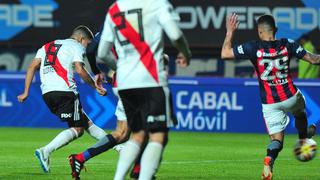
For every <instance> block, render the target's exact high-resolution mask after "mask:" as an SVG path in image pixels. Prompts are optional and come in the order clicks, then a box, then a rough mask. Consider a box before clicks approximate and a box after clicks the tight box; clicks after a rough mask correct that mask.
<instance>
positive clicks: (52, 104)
mask: <svg viewBox="0 0 320 180" xmlns="http://www.w3.org/2000/svg"><path fill="white" fill-rule="evenodd" d="M42 97H43V99H44V102H45V103H46V104H47V106H48V108H49V109H50V111H51V112H52V113H53V114H55V115H56V116H58V117H59V118H60V119H61V121H67V122H68V126H69V127H83V128H85V129H87V128H88V121H89V118H88V116H87V115H86V114H85V113H84V112H83V110H82V106H81V103H80V98H79V95H76V94H75V93H73V92H65V91H51V92H48V93H45V94H43V95H42Z"/></svg>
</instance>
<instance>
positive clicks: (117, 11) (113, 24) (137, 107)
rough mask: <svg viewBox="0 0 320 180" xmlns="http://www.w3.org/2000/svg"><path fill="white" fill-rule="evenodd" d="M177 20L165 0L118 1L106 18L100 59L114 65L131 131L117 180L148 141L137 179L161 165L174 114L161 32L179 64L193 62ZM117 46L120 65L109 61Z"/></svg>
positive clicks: (122, 151) (117, 171)
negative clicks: (147, 139)
mask: <svg viewBox="0 0 320 180" xmlns="http://www.w3.org/2000/svg"><path fill="white" fill-rule="evenodd" d="M177 18H178V16H177V15H176V14H175V13H174V11H173V7H172V5H171V4H170V3H169V2H168V1H166V0H120V1H117V2H116V3H114V4H113V5H112V6H111V7H110V9H109V10H108V13H107V15H106V19H105V24H104V28H103V32H102V36H101V41H100V44H99V48H98V57H99V58H101V59H106V61H107V63H108V64H109V67H114V66H115V65H116V70H117V82H118V90H119V95H120V98H121V100H122V102H123V105H124V109H125V112H126V115H127V122H128V125H129V128H130V130H131V132H132V136H131V138H130V140H129V141H128V142H127V143H126V144H125V147H124V148H123V149H122V150H121V152H120V157H119V161H118V164H117V170H116V174H115V177H114V179H115V180H123V179H124V178H125V175H126V173H127V171H128V170H129V168H130V166H131V164H132V163H133V162H134V160H135V159H136V157H137V156H138V154H139V152H140V150H141V145H142V143H143V142H144V141H145V137H146V136H147V134H149V141H148V144H147V147H146V148H145V150H144V152H143V155H142V158H141V172H140V176H139V179H143V180H150V179H152V177H153V175H154V174H155V172H156V170H157V169H158V167H159V164H160V159H161V157H162V152H163V150H164V145H165V144H166V141H167V138H166V137H167V135H168V130H169V129H168V126H169V125H172V124H173V123H172V122H171V120H172V114H171V105H170V97H169V88H168V86H167V73H166V70H165V66H164V63H163V61H164V59H163V46H164V44H163V41H164V40H163V30H164V31H165V33H166V34H167V35H168V37H169V39H170V40H171V41H172V42H173V44H174V46H175V47H177V49H178V50H179V51H180V52H182V54H181V56H180V58H179V59H178V60H177V63H178V65H180V66H182V67H186V66H188V64H189V60H190V57H191V52H190V50H189V47H188V44H187V42H186V40H185V38H184V36H183V33H182V32H181V30H180V29H179V28H178V25H177V23H176V20H177ZM113 44H114V46H115V49H116V51H117V55H118V61H117V63H116V64H115V62H114V60H111V59H108V56H107V53H108V52H110V50H111V48H112V47H113Z"/></svg>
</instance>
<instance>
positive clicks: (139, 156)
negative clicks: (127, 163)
mask: <svg viewBox="0 0 320 180" xmlns="http://www.w3.org/2000/svg"><path fill="white" fill-rule="evenodd" d="M147 144H148V140H146V141H144V142H143V143H142V145H141V151H140V153H139V155H138V157H137V159H136V161H135V163H134V164H135V165H136V164H140V163H141V157H142V154H143V151H144V149H145V148H146V147H147Z"/></svg>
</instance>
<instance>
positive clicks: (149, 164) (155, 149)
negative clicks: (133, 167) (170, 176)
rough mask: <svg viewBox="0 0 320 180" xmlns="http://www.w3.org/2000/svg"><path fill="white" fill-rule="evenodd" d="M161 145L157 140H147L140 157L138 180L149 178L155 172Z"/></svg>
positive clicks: (158, 162) (148, 179) (160, 153)
mask: <svg viewBox="0 0 320 180" xmlns="http://www.w3.org/2000/svg"><path fill="white" fill-rule="evenodd" d="M162 151H163V146H162V144H160V143H158V142H149V143H148V145H147V147H146V148H145V150H144V152H143V154H142V158H141V171H140V175H139V180H150V179H152V177H153V175H154V174H155V173H156V171H157V169H158V167H159V164H160V159H161V156H162Z"/></svg>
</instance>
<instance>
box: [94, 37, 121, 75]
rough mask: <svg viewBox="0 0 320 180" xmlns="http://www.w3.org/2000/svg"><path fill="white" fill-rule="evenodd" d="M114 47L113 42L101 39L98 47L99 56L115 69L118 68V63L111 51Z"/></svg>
mask: <svg viewBox="0 0 320 180" xmlns="http://www.w3.org/2000/svg"><path fill="white" fill-rule="evenodd" d="M112 47H113V43H112V42H108V41H102V40H101V41H100V43H99V47H98V55H97V57H98V58H99V59H101V60H102V61H103V62H105V63H106V65H107V66H108V67H109V68H110V69H112V70H114V71H115V70H116V68H117V64H116V60H115V58H114V56H113V55H112V53H111V48H112Z"/></svg>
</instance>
